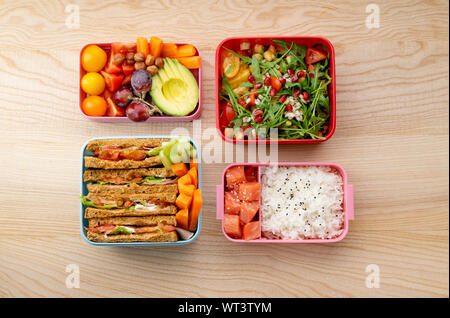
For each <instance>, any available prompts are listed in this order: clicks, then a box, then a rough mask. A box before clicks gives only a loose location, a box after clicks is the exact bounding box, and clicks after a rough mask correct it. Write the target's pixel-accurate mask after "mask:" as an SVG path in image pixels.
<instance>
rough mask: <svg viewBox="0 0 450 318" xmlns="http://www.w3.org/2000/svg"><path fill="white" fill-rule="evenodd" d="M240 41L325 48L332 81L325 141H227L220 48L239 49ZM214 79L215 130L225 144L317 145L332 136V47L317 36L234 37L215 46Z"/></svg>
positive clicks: (334, 115)
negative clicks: (222, 123) (222, 114)
mask: <svg viewBox="0 0 450 318" xmlns="http://www.w3.org/2000/svg"><path fill="white" fill-rule="evenodd" d="M242 40H248V41H249V42H250V44H251V45H253V44H255V42H256V41H257V43H260V44H263V45H269V44H270V41H271V40H282V41H288V42H294V43H296V44H300V45H305V46H312V45H316V44H322V45H323V46H325V47H326V48H327V50H328V53H329V55H330V60H329V62H330V77H331V79H332V81H331V83H330V84H329V85H328V95H329V96H330V108H331V113H330V119H329V125H328V134H327V135H326V136H324V138H325V139H293V140H284V139H276V140H270V139H263V140H255V139H251V140H248V139H245V140H236V139H229V138H227V137H225V135H224V134H223V132H222V131H221V129H220V122H219V120H220V118H219V117H220V111H221V109H220V96H219V89H220V85H221V76H220V56H221V54H222V52H223V51H224V49H223V48H222V47H223V46H225V47H226V48H228V49H231V50H234V51H235V50H237V49H239V44H240V41H242ZM215 67H216V70H215V78H216V92H215V94H216V128H217V131H218V133H219V135H220V136H221V137H222V139H223V140H225V141H227V142H232V143H238V144H264V143H265V144H271V143H277V144H317V143H322V142H324V141H327V140H328V139H330V138H331V136H332V135H333V134H334V130H335V129H336V72H335V57H334V47H333V45H332V44H331V42H330V41H329V40H327V39H325V38H323V37H318V36H275V37H234V38H227V39H225V40H223V41H222V42H220V44H219V45H218V46H217V49H216V61H215Z"/></svg>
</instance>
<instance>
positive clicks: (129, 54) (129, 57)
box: [126, 52, 134, 61]
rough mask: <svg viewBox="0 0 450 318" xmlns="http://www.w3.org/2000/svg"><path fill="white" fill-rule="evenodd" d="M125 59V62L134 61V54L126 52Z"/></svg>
mask: <svg viewBox="0 0 450 318" xmlns="http://www.w3.org/2000/svg"><path fill="white" fill-rule="evenodd" d="M126 58H127V60H133V61H134V53H133V52H128V53H127V56H126Z"/></svg>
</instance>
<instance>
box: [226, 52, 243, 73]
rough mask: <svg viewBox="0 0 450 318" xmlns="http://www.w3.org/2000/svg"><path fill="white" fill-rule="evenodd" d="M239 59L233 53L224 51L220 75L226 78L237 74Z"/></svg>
mask: <svg viewBox="0 0 450 318" xmlns="http://www.w3.org/2000/svg"><path fill="white" fill-rule="evenodd" d="M240 64H241V59H240V58H239V57H237V56H236V55H234V54H233V53H231V52H229V51H226V52H223V53H222V74H224V76H226V77H227V78H232V77H234V76H236V74H237V73H238V72H239V65H240Z"/></svg>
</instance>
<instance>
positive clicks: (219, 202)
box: [216, 162, 354, 243]
mask: <svg viewBox="0 0 450 318" xmlns="http://www.w3.org/2000/svg"><path fill="white" fill-rule="evenodd" d="M234 166H250V167H255V168H256V169H257V181H258V182H261V171H260V168H261V167H267V166H280V167H286V166H297V167H299V166H327V167H331V168H333V169H334V170H335V171H336V172H337V173H339V174H340V175H341V177H342V182H343V187H344V189H343V191H344V202H343V203H342V205H343V211H344V229H343V232H342V233H341V235H339V236H337V237H335V238H332V239H327V240H326V239H305V240H281V239H268V238H263V237H261V236H260V238H259V239H256V240H244V239H234V238H232V237H230V236H228V234H227V233H225V230H224V227H223V222H222V232H223V234H224V235H225V237H226V238H227V239H229V240H230V241H233V242H244V243H334V242H338V241H341V240H342V239H343V238H344V237H345V236H346V235H347V233H348V227H349V221H350V220H353V219H354V209H353V185H351V184H348V178H347V173H346V172H345V170H344V168H343V167H342V166H341V165H338V164H336V163H328V162H277V163H259V162H255V163H239V164H231V165H229V166H227V167H226V168H225V170H224V171H223V175H222V184H220V185H217V186H216V217H217V219H218V220H223V215H224V211H225V207H224V194H225V184H226V183H225V174H226V172H227V170H228V169H229V168H231V167H234ZM258 216H259V224H260V232H261V211H258ZM261 235H262V234H261Z"/></svg>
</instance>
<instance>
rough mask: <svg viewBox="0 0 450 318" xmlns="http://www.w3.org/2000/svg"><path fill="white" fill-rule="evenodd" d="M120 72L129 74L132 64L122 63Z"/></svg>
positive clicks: (131, 70)
mask: <svg viewBox="0 0 450 318" xmlns="http://www.w3.org/2000/svg"><path fill="white" fill-rule="evenodd" d="M122 72H123V73H124V74H125V76H128V75H131V74H133V72H134V65H133V64H128V63H127V62H123V63H122Z"/></svg>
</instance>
